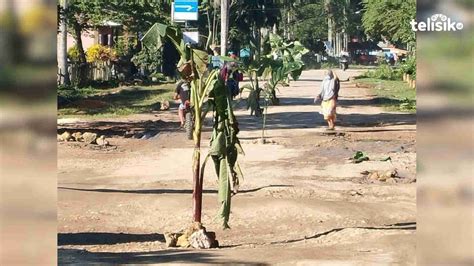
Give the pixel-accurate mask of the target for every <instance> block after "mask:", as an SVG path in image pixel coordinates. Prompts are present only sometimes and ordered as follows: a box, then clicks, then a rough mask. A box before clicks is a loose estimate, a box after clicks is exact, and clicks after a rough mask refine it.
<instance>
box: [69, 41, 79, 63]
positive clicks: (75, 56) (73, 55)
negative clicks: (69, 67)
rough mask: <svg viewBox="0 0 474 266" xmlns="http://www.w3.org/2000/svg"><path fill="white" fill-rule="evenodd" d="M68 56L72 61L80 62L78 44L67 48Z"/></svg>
mask: <svg viewBox="0 0 474 266" xmlns="http://www.w3.org/2000/svg"><path fill="white" fill-rule="evenodd" d="M67 57H68V58H69V60H71V62H79V49H78V48H77V46H76V45H74V46H73V47H71V48H69V50H67Z"/></svg>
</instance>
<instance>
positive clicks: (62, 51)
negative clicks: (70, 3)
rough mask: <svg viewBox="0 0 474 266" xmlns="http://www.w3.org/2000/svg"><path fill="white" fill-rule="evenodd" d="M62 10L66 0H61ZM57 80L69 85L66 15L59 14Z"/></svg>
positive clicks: (64, 9)
mask: <svg viewBox="0 0 474 266" xmlns="http://www.w3.org/2000/svg"><path fill="white" fill-rule="evenodd" d="M61 2H62V10H63V12H65V11H66V9H67V0H63V1H61ZM57 49H58V51H57V53H58V54H57V59H58V70H59V73H58V81H59V84H60V85H69V84H70V80H69V72H68V70H67V25H66V16H65V15H64V14H62V15H60V25H59V34H58V37H57Z"/></svg>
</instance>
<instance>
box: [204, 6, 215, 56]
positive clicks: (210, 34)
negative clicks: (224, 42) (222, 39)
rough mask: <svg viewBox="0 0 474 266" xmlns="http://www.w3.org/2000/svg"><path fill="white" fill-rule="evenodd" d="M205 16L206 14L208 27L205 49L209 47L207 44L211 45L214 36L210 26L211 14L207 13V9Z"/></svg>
mask: <svg viewBox="0 0 474 266" xmlns="http://www.w3.org/2000/svg"><path fill="white" fill-rule="evenodd" d="M206 16H207V28H208V30H209V31H208V35H207V41H206V51H207V50H208V49H209V46H210V45H211V42H212V39H213V38H214V37H213V34H214V32H213V27H212V24H213V23H211V14H209V10H207V12H206Z"/></svg>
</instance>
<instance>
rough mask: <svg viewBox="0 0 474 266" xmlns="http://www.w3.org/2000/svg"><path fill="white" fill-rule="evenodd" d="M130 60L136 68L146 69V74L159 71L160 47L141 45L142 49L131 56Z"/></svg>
mask: <svg viewBox="0 0 474 266" xmlns="http://www.w3.org/2000/svg"><path fill="white" fill-rule="evenodd" d="M132 62H133V64H135V66H137V67H138V68H141V69H144V70H146V72H148V74H156V73H158V72H159V69H160V66H161V63H162V53H161V49H159V48H158V47H155V46H153V47H149V48H147V47H143V49H142V50H141V51H140V52H139V53H137V54H135V55H134V56H133V57H132Z"/></svg>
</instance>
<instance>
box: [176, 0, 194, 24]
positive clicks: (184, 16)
mask: <svg viewBox="0 0 474 266" xmlns="http://www.w3.org/2000/svg"><path fill="white" fill-rule="evenodd" d="M198 6H199V3H198V0H175V2H173V5H172V8H171V9H172V11H171V12H172V18H173V21H188V20H193V21H196V20H198Z"/></svg>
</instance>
